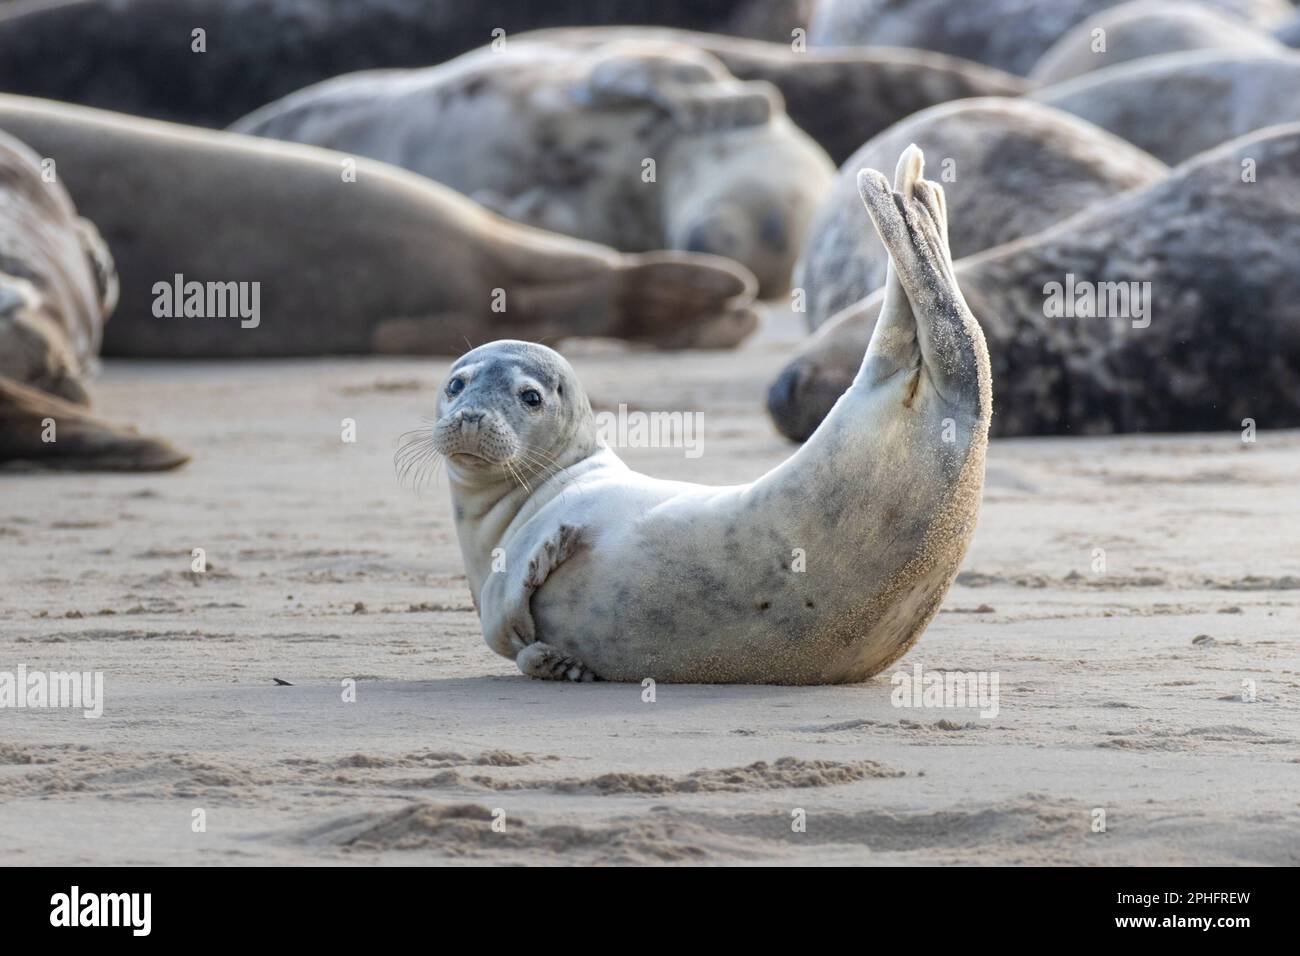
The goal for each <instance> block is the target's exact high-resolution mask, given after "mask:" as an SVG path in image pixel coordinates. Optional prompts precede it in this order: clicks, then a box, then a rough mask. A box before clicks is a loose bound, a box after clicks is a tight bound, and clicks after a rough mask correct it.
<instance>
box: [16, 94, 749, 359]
mask: <svg viewBox="0 0 1300 956" xmlns="http://www.w3.org/2000/svg"><path fill="white" fill-rule="evenodd" d="M0 129H8V130H9V131H11V132H13V133H15V134H16V135H19V136H20V137H22V138H23V139H24V140H25V141H26V142H28V143H29V144H30V145H31V146H32V147H33V148H35V149H37V150H39V151H40V152H41V153H42V154H43V155H44V156H47V157H50V158H51V159H53V160H55V161H56V163H57V168H58V170H59V176H60V178H61V180H62V181H64V182H65V183H66V184H67V187H68V191H69V192H70V193H71V194H72V195H73V197H74V198H75V199H76V201H77V204H78V206H79V207H80V208H81V210H82V212H83V213H84V214H85V215H86V216H87V217H89V218H90V219H92V220H93V221H94V222H95V223H96V224H97V225H98V226H99V228H100V229H101V230H102V231H103V233H104V235H105V238H106V239H107V241H108V243H109V246H110V247H111V248H112V249H113V255H114V257H115V258H116V260H117V267H118V272H119V275H120V278H121V288H122V296H121V297H122V303H121V308H120V309H119V312H118V317H117V318H116V319H115V320H114V321H113V322H112V323H110V324H109V326H108V328H107V330H106V335H105V339H104V353H105V354H106V355H130V356H153V357H161V358H183V357H195V358H221V357H246V356H247V357H275V356H289V355H323V354H349V353H351V354H357V353H370V352H390V353H391V352H396V353H402V354H410V353H416V352H424V353H437V354H457V353H459V352H461V351H463V350H464V348H465V342H466V340H467V339H468V340H470V341H472V342H482V341H484V340H485V339H491V338H496V337H497V336H499V335H502V334H506V335H527V336H529V337H532V338H539V339H543V338H544V339H548V340H556V339H561V338H565V337H569V336H607V337H613V338H621V339H626V340H629V341H634V342H644V343H648V344H651V345H657V346H661V347H685V346H700V347H705V346H709V347H726V346H730V345H734V344H736V343H737V342H738V341H740V340H741V339H742V338H744V336H745V335H747V334H748V333H749V332H750V331H751V330H752V329H753V328H754V327H755V325H756V324H757V319H756V317H755V315H754V313H753V310H752V309H751V308H750V304H751V302H752V298H753V293H754V278H753V276H752V275H750V274H749V273H747V272H746V271H745V270H744V269H743V268H742V267H740V266H738V265H736V264H734V263H731V262H728V261H726V260H722V259H718V258H715V257H710V256H699V255H695V254H690V253H681V252H661V253H649V254H645V255H620V254H619V253H617V252H615V251H614V250H612V249H609V248H606V247H604V246H598V245H594V244H592V243H585V242H579V241H578V240H575V239H570V238H568V237H565V236H559V235H555V234H553V233H547V232H542V231H540V230H536V229H529V228H527V227H524V226H520V225H517V224H514V223H511V222H508V221H506V220H503V219H500V218H499V217H497V216H494V215H492V214H491V213H489V212H487V211H485V210H484V209H482V208H481V207H480V206H477V205H476V204H474V203H472V202H469V201H468V200H466V199H465V198H464V197H463V196H460V195H458V194H457V193H455V192H453V191H452V190H449V189H446V188H445V187H442V186H439V185H438V184H437V183H433V182H430V181H429V180H427V179H425V178H423V177H421V176H415V175H412V174H411V173H408V172H404V171H403V170H400V169H396V168H394V167H391V166H387V165H384V164H382V163H374V162H370V161H368V160H364V159H354V158H353V157H349V156H344V155H341V154H338V153H331V152H329V151H327V150H320V149H313V148H311V147H307V146H297V145H293V144H289V143H273V142H270V141H268V140H262V139H254V138H252V137H247V136H235V135H232V134H230V133H219V132H212V131H208V130H200V129H195V128H191V127H183V126H176V125H174V124H171V123H162V122H158V121H156V120H143V119H137V118H134V117H129V116H121V115H119V114H116V113H107V112H104V111H102V110H92V109H87V108H85V107H80V106H68V105H65V104H60V103H50V102H47V101H44V100H33V99H28V98H26V97H21V96H5V95H0ZM191 283H194V284H195V285H194V286H193V287H192V286H191V285H190V284H191ZM205 286H206V289H207V292H208V296H207V297H205V296H203V295H200V296H198V298H197V300H191V296H190V295H189V293H188V291H186V290H189V289H190V288H197V289H198V290H199V291H200V292H202V291H203V288H204V287H205ZM176 287H179V288H180V289H181V290H182V291H184V292H185V295H184V298H185V303H184V305H185V306H186V310H185V313H184V314H181V313H180V312H179V311H178V307H177V306H178V302H179V300H180V299H181V296H180V295H176V294H169V290H171V289H173V288H176ZM217 287H220V288H217ZM214 289H216V290H217V291H219V292H221V296H220V297H219V300H218V301H217V302H216V303H215V305H216V306H218V308H216V309H214V308H211V307H204V300H205V298H206V299H207V300H211V299H212V293H213V291H214ZM235 294H238V296H239V297H240V304H241V305H243V306H246V307H247V311H248V312H249V313H252V312H253V311H254V308H253V304H254V301H255V303H256V311H257V315H255V316H253V315H250V316H249V317H247V318H245V317H244V316H243V313H242V312H241V314H240V315H237V316H232V315H230V314H229V313H230V311H231V310H230V309H228V308H224V306H225V305H226V304H227V302H228V301H229V300H230V299H231V298H232V297H233V296H234V295H235ZM191 301H194V302H195V304H196V305H197V306H199V308H197V309H196V310H191V309H190V308H189V306H190V304H191ZM195 312H196V313H197V314H193V313H195Z"/></svg>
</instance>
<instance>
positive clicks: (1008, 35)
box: [810, 0, 1292, 76]
mask: <svg viewBox="0 0 1300 956" xmlns="http://www.w3.org/2000/svg"><path fill="white" fill-rule="evenodd" d="M1118 2H1119V0H978V2H974V0H972V2H969V3H965V2H962V3H954V2H952V0H821V3H819V4H818V7H817V14H816V16H814V18H813V23H812V27H811V29H810V37H811V39H812V40H813V42H814V43H815V44H817V45H818V46H834V45H837V44H840V45H849V44H881V45H887V46H905V47H918V48H920V49H924V50H937V51H939V52H941V53H951V54H953V55H954V56H960V57H965V58H966V59H968V60H975V61H976V62H978V63H986V64H988V65H989V66H995V67H998V68H999V69H1002V70H1006V71H1007V72H1009V73H1016V74H1019V75H1021V76H1024V75H1027V74H1028V73H1029V71H1030V70H1031V69H1033V66H1034V64H1035V63H1036V62H1037V61H1038V59H1039V57H1041V56H1042V55H1043V54H1044V53H1045V52H1046V51H1047V49H1048V47H1050V46H1051V45H1052V44H1053V43H1055V42H1056V41H1057V40H1058V39H1059V38H1060V37H1061V36H1062V34H1064V33H1065V32H1066V31H1067V30H1069V29H1070V28H1071V27H1072V26H1074V25H1075V24H1077V23H1079V22H1080V21H1081V20H1084V19H1086V18H1088V17H1090V16H1092V15H1094V14H1096V13H1098V12H1100V11H1102V10H1105V9H1107V8H1109V7H1113V6H1116V5H1117V3H1118ZM1202 2H1204V3H1205V4H1206V5H1208V6H1212V7H1215V8H1217V9H1221V10H1225V11H1227V12H1229V13H1233V14H1236V15H1238V16H1240V17H1241V18H1242V19H1246V20H1250V21H1252V22H1255V23H1258V24H1260V25H1264V26H1271V25H1274V24H1276V23H1278V22H1280V21H1281V20H1283V19H1285V18H1286V17H1288V16H1290V15H1291V13H1292V7H1291V5H1290V4H1289V3H1288V2H1287V0H1202Z"/></svg>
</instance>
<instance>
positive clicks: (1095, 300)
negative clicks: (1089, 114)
mask: <svg viewBox="0 0 1300 956" xmlns="http://www.w3.org/2000/svg"><path fill="white" fill-rule="evenodd" d="M1296 249H1300V124H1291V125H1288V126H1279V127H1273V128H1270V129H1268V130H1261V131H1259V132H1257V133H1255V134H1252V135H1251V136H1247V137H1243V138H1241V139H1238V140H1234V141H1232V142H1231V143H1225V144H1224V145H1223V146H1221V147H1219V148H1218V149H1215V150H1213V151H1212V152H1209V153H1205V154H1203V155H1201V156H1198V157H1196V158H1195V159H1193V160H1191V161H1189V162H1187V163H1185V164H1183V165H1182V166H1179V167H1178V168H1177V169H1175V170H1173V172H1172V173H1171V174H1170V175H1169V177H1168V178H1167V179H1164V180H1161V181H1160V182H1158V183H1155V184H1154V185H1151V186H1146V187H1143V188H1141V189H1136V190H1132V191H1130V192H1127V193H1124V194H1123V195H1120V196H1116V197H1114V198H1113V199H1109V200H1107V201H1105V202H1102V203H1099V204H1097V205H1096V206H1094V207H1092V208H1091V209H1089V210H1086V211H1085V212H1082V213H1079V214H1077V215H1075V216H1073V217H1072V218H1070V219H1067V220H1065V221H1064V222H1061V223H1057V224H1056V225H1055V226H1051V227H1049V228H1048V229H1046V230H1044V231H1043V232H1040V233H1037V234H1035V235H1032V236H1027V237H1025V238H1023V239H1019V240H1017V241H1015V242H1011V243H1007V244H1006V245H1003V246H998V247H997V248H995V249H989V250H986V251H985V252H982V253H979V254H978V255H975V256H971V257H970V258H968V259H964V260H962V261H961V262H958V263H957V270H956V271H957V278H958V280H959V281H960V283H961V288H962V291H963V292H965V294H966V298H967V300H968V301H969V302H970V305H971V309H972V310H973V311H974V313H975V314H976V315H977V316H979V318H980V321H981V323H982V324H983V327H984V330H985V332H986V334H987V335H988V343H989V352H990V354H991V355H992V359H993V371H994V375H995V377H996V379H997V382H998V393H999V395H1000V396H1001V402H1000V403H999V406H998V410H997V412H998V413H997V415H996V416H995V417H994V430H995V431H996V432H997V433H998V434H1000V435H1035V434H1065V433H1070V434H1106V433H1112V432H1135V431H1212V430H1217V429H1225V428H1226V429H1239V428H1241V427H1242V420H1243V419H1246V418H1249V419H1252V420H1254V421H1255V422H1257V423H1258V425H1259V427H1261V428H1291V427H1295V426H1297V425H1300V269H1297V268H1296V264H1295V250H1296ZM1067 299H1068V305H1067V301H1066V300H1067ZM880 309H881V296H880V293H879V292H877V293H876V294H874V295H872V296H870V297H869V298H867V299H864V300H863V301H862V302H859V303H857V304H856V305H854V306H853V307H851V308H849V309H846V310H844V311H843V312H841V313H840V314H839V315H838V316H836V317H835V318H834V319H832V320H831V321H830V322H828V323H827V324H826V325H824V326H822V328H821V329H819V330H818V332H817V334H816V335H815V336H814V337H813V338H812V339H810V340H809V341H808V343H807V345H806V346H805V347H804V348H803V349H802V350H801V353H800V355H799V356H798V357H797V358H795V359H794V360H793V361H792V362H791V363H790V364H789V365H788V366H787V367H786V369H785V371H784V372H782V374H781V375H780V376H779V377H778V379H777V382H778V386H774V388H773V392H772V395H770V396H769V406H768V407H769V410H770V411H771V412H772V415H773V419H774V420H775V422H776V424H777V427H778V428H779V429H780V430H781V432H782V433H783V434H785V435H787V436H788V437H791V438H795V439H800V438H803V437H806V436H807V435H809V434H811V433H812V432H813V430H814V429H815V428H816V427H817V423H818V422H820V421H821V420H822V418H823V416H825V415H827V414H828V411H829V410H830V409H831V407H832V406H833V405H834V404H835V401H836V399H837V398H838V397H839V395H840V393H841V392H843V391H844V389H845V388H847V387H848V386H849V383H850V381H851V380H852V378H853V374H854V372H853V370H854V368H855V367H856V366H857V364H858V363H859V362H861V360H862V354H863V351H864V349H865V348H866V346H867V343H868V341H870V340H871V335H872V328H873V326H874V324H875V316H876V314H877V313H878V312H879V311H880Z"/></svg>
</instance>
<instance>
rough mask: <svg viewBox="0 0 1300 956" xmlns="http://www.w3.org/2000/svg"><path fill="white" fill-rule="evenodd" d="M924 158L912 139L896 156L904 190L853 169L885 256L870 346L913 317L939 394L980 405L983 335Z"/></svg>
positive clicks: (882, 345)
mask: <svg viewBox="0 0 1300 956" xmlns="http://www.w3.org/2000/svg"><path fill="white" fill-rule="evenodd" d="M921 162H922V159H921V151H920V150H919V149H917V148H916V147H915V146H909V147H908V148H907V150H906V151H905V152H904V153H903V157H902V158H901V159H900V160H899V171H898V185H900V186H902V189H893V190H891V189H890V188H889V181H888V180H887V179H885V177H884V176H882V175H881V174H880V173H878V172H876V171H875V170H873V169H864V170H862V171H861V172H860V173H858V189H859V191H860V192H861V194H862V201H863V203H865V204H866V207H867V211H868V212H869V213H870V214H871V219H872V221H873V222H874V223H875V225H876V231H877V232H878V233H879V234H880V238H881V240H882V241H883V242H884V244H885V248H886V249H888V250H889V260H890V263H889V279H888V282H889V285H888V286H887V288H886V290H885V305H884V308H882V312H881V319H880V323H879V324H878V325H877V329H876V333H875V335H874V336H873V338H872V345H871V349H873V350H876V351H877V352H884V351H885V350H886V346H889V345H890V344H891V342H890V337H891V336H899V335H903V334H905V331H906V326H907V325H908V320H909V319H910V320H911V322H912V323H913V324H914V327H915V334H916V341H917V344H918V346H919V348H920V353H921V362H922V365H923V370H924V372H925V374H927V375H928V376H929V378H930V380H931V382H932V383H933V385H934V387H935V388H936V389H937V390H938V392H939V394H940V395H941V396H943V397H944V398H945V399H947V400H948V401H950V402H953V403H958V404H970V403H971V402H972V401H973V402H975V403H977V404H978V405H979V407H980V408H981V409H983V408H984V405H985V404H986V403H987V402H988V401H989V400H990V399H989V398H988V391H989V389H988V381H989V371H988V370H989V361H988V350H987V348H986V346H985V344H984V334H983V332H982V331H980V327H979V323H978V322H976V321H975V317H974V316H973V315H972V314H971V311H970V308H969V306H967V304H966V300H965V298H964V297H963V296H962V293H961V289H960V288H958V286H957V279H956V276H955V275H954V272H953V264H952V254H951V252H950V251H949V248H948V210H947V204H946V201H945V199H944V196H943V189H942V188H941V187H940V186H939V185H938V184H937V183H932V182H929V181H928V180H925V179H921V178H920V174H921ZM900 293H901V296H900ZM903 297H905V298H906V303H907V305H908V306H910V315H909V314H908V311H907V310H905V309H904V306H903V302H902V298H903ZM877 339H879V340H880V342H879V343H878V342H877ZM870 357H871V351H870V350H869V352H868V359H870Z"/></svg>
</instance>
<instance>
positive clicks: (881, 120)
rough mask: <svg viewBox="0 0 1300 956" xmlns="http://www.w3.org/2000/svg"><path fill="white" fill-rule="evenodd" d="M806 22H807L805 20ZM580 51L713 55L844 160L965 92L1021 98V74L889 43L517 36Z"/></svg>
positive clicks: (591, 31)
mask: <svg viewBox="0 0 1300 956" xmlns="http://www.w3.org/2000/svg"><path fill="white" fill-rule="evenodd" d="M805 23H806V21H805ZM533 38H536V39H539V40H545V41H547V42H553V43H560V44H564V45H566V46H573V47H577V48H589V47H592V46H598V45H600V44H603V43H608V42H609V41H611V40H620V39H650V40H659V41H664V42H671V43H677V44H684V45H686V46H691V47H694V48H696V49H698V50H704V51H705V52H707V53H711V54H713V55H714V56H715V57H717V58H718V59H719V60H721V61H722V64H723V65H724V66H725V67H726V68H727V70H728V71H729V72H730V73H731V74H732V75H733V76H735V77H736V78H737V79H741V80H765V81H766V82H768V83H771V84H772V85H773V86H775V87H776V88H777V89H779V90H780V91H781V95H782V97H783V98H784V99H785V109H786V112H787V113H788V114H789V115H790V118H791V119H792V120H794V122H795V123H796V124H797V125H798V126H799V128H800V129H802V130H804V131H805V132H806V133H808V134H809V135H810V136H812V137H813V139H815V140H817V142H818V143H820V144H821V147H822V148H823V149H824V150H826V152H827V153H828V154H829V155H830V157H831V159H832V160H834V161H835V162H836V163H843V162H844V161H845V160H846V159H848V158H849V156H851V155H852V154H853V152H854V151H855V150H856V149H857V148H858V147H859V146H861V145H862V144H863V143H865V142H866V141H867V140H869V139H870V138H871V137H873V136H875V135H876V134H877V133H879V132H880V131H881V130H883V129H885V128H886V127H888V126H891V125H892V124H894V123H896V122H897V121H899V120H901V119H903V118H904V117H906V116H910V115H912V114H913V113H916V112H918V111H920V110H923V109H925V108H926V107H927V106H934V105H935V104H936V103H946V102H948V101H949V100H957V99H963V98H965V97H968V96H1019V95H1020V94H1022V93H1024V92H1025V91H1026V90H1027V89H1028V88H1029V85H1028V84H1027V83H1026V82H1025V81H1024V80H1023V79H1021V78H1020V77H1018V76H1013V75H1011V74H1010V73H1005V72H1003V71H1002V70H995V69H993V68H992V67H988V66H984V65H982V64H979V63H973V62H971V61H969V60H962V59H960V58H958V57H953V56H947V55H945V54H942V53H933V52H930V51H927V50H908V49H898V48H889V47H880V48H853V47H846V48H843V49H836V50H829V49H805V50H803V51H801V52H796V51H794V50H793V49H792V48H791V45H790V43H788V42H787V43H763V42H759V41H756V40H743V39H739V38H736V37H727V36H719V35H717V34H712V33H695V32H692V31H690V30H669V29H648V28H644V27H579V28H573V29H558V30H539V31H537V32H536V33H530V34H525V35H524V36H521V37H519V38H518V39H519V42H521V43H522V42H526V41H528V40H531V39H533Z"/></svg>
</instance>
